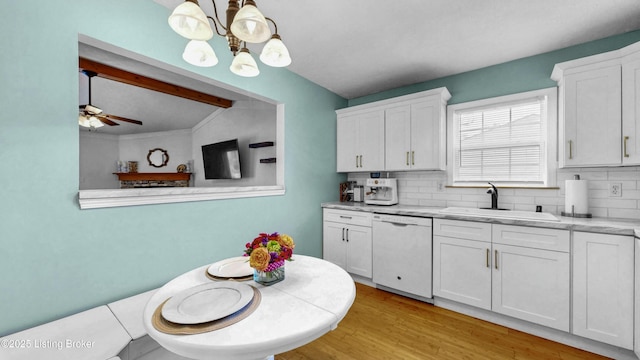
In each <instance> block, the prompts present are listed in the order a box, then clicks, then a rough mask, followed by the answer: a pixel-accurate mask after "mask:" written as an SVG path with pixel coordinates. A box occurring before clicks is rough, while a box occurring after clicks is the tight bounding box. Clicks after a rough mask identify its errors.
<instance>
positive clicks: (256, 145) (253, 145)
mask: <svg viewBox="0 0 640 360" xmlns="http://www.w3.org/2000/svg"><path fill="white" fill-rule="evenodd" d="M268 146H273V141H263V142H259V143H253V144H249V147H250V148H252V149H255V148H261V147H268Z"/></svg>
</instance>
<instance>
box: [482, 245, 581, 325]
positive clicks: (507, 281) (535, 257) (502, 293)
mask: <svg viewBox="0 0 640 360" xmlns="http://www.w3.org/2000/svg"><path fill="white" fill-rule="evenodd" d="M493 254H494V259H493V260H494V265H493V276H492V290H493V291H492V297H491V298H492V306H491V308H492V310H493V311H495V312H497V313H500V314H504V315H509V316H512V317H515V318H518V319H522V320H527V321H530V322H533V323H536V324H540V325H544V326H548V327H551V328H554V329H558V330H563V331H569V292H570V291H569V290H570V288H569V253H562V252H556V251H548V250H539V249H530V248H525V247H519V246H510V245H501V244H493Z"/></svg>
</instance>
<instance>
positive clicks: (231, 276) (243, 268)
mask: <svg viewBox="0 0 640 360" xmlns="http://www.w3.org/2000/svg"><path fill="white" fill-rule="evenodd" d="M207 275H208V276H209V277H211V278H213V279H215V280H236V281H243V280H251V279H252V278H253V268H251V266H249V258H248V257H246V256H237V257H232V258H229V259H225V260H222V261H218V262H217V263H214V264H211V266H209V268H208V269H207Z"/></svg>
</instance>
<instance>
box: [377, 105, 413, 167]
mask: <svg viewBox="0 0 640 360" xmlns="http://www.w3.org/2000/svg"><path fill="white" fill-rule="evenodd" d="M384 129H385V130H384V134H385V170H391V171H397V170H408V169H410V168H411V106H410V105H404V106H399V107H395V108H392V109H388V110H386V111H385V121H384Z"/></svg>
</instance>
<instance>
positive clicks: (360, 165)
mask: <svg viewBox="0 0 640 360" xmlns="http://www.w3.org/2000/svg"><path fill="white" fill-rule="evenodd" d="M360 167H362V155H360Z"/></svg>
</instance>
